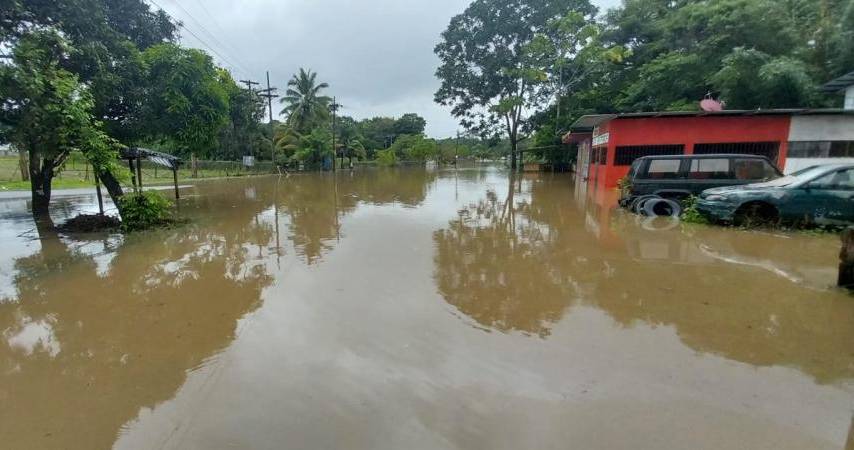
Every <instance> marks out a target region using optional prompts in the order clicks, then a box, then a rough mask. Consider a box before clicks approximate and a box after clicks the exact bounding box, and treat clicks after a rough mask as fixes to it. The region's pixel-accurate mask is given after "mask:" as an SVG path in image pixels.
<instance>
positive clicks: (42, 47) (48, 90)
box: [0, 29, 121, 216]
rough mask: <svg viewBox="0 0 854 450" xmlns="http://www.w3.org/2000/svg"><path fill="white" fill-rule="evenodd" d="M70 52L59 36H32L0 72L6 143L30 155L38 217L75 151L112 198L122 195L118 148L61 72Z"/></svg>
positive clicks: (76, 85) (88, 101)
mask: <svg viewBox="0 0 854 450" xmlns="http://www.w3.org/2000/svg"><path fill="white" fill-rule="evenodd" d="M73 51H74V49H73V48H72V47H71V46H70V45H69V44H68V42H67V41H66V40H65V39H64V38H63V37H62V36H61V35H60V34H59V33H58V32H56V31H54V30H49V29H48V30H38V31H33V32H31V33H28V34H25V35H22V36H21V37H20V39H19V40H18V41H17V43H16V46H15V47H14V49H13V52H12V63H11V64H4V65H2V66H0V92H3V103H2V105H0V122H2V123H3V124H4V125H5V127H4V128H5V129H6V133H5V134H6V138H7V139H8V140H9V141H10V142H12V143H13V144H14V145H15V146H16V147H17V148H18V149H19V150H21V151H24V152H26V153H27V154H28V159H29V167H28V170H29V176H30V183H31V188H32V189H31V191H32V200H33V206H32V208H33V213H34V214H35V215H37V216H44V215H46V213H47V211H48V205H49V204H50V198H51V192H52V188H51V187H52V181H53V178H54V177H55V176H56V175H57V174H58V173H59V172H60V171H61V170H62V168H63V166H64V164H65V161H66V159H67V158H68V156H69V155H70V154H71V152H72V151H74V150H80V151H82V152H83V154H84V155H86V156H87V158H88V159H89V161H90V162H91V163H92V165H93V166H94V167H95V171H96V172H97V173H99V174H100V176H101V178H103V179H105V180H107V181H108V186H107V187H108V189H109V190H110V194H111V195H113V196H114V198H115V197H116V196H120V195H121V188H120V187H118V182H117V181H116V180H115V178H114V174H113V170H112V169H114V161H115V159H116V157H117V152H116V150H117V146H116V144H117V143H116V142H114V141H113V140H112V139H110V138H109V137H108V136H107V135H106V134H105V133H104V132H103V131H102V129H101V124H100V123H99V122H98V121H96V120H94V118H93V117H92V110H93V108H94V100H93V97H92V94H91V92H90V91H89V88H88V87H87V86H86V85H85V84H83V83H81V82H80V80H79V78H78V77H77V75H75V74H73V73H71V72H69V71H68V70H66V69H63V68H62V63H63V62H64V61H66V60H67V59H68V57H69V55H70V54H72V53H73ZM116 189H117V190H116Z"/></svg>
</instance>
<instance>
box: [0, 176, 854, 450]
mask: <svg viewBox="0 0 854 450" xmlns="http://www.w3.org/2000/svg"><path fill="white" fill-rule="evenodd" d="M185 191H186V194H187V195H186V196H183V195H182V197H183V198H182V200H181V202H180V208H179V213H180V214H181V215H182V216H184V217H186V218H187V219H189V223H188V224H187V225H184V226H181V227H177V228H171V229H166V230H155V231H149V232H144V233H135V234H131V235H127V236H123V235H118V234H116V235H90V236H64V235H56V234H51V233H49V232H43V233H42V234H39V232H38V231H37V230H35V227H34V226H33V223H32V218H31V216H30V215H29V214H28V213H27V211H26V202H24V201H20V202H3V203H0V250H2V251H0V255H2V256H0V401H2V405H3V408H0V442H2V444H0V447H3V448H4V449H6V448H8V449H32V448H39V449H53V448H56V449H59V448H64V449H65V448H74V449H76V448H79V449H103V448H118V449H139V448H157V449H217V448H255V449H306V448H309V449H324V448H329V449H332V448H348V449H401V448H405V449H490V450H491V449H525V448H532V449H533V448H536V449H566V448H579V449H603V450H604V449H608V450H614V449H655V450H662V449H665V450H666V449H680V450H681V449H714V450H718V449H731V448H744V449H751V450H755V449H774V450H779V449H798V450H800V449H827V450H842V449H846V442H852V440H854V437H852V435H854V431H852V423H854V422H852V405H854V301H852V298H851V296H850V295H849V294H847V293H845V292H843V291H840V290H838V289H835V288H834V287H833V285H834V284H835V281H836V279H835V277H836V264H837V260H838V259H837V258H838V251H839V246H838V239H837V237H836V236H808V235H805V234H786V233H765V232H754V231H738V230H729V229H722V228H716V227H705V226H687V225H681V224H675V225H674V224H672V223H669V222H666V221H665V222H661V221H655V220H652V221H650V220H641V219H640V218H638V217H636V216H632V215H628V214H624V213H623V212H621V211H618V210H616V209H614V208H612V205H613V199H612V198H611V197H612V193H609V192H587V191H585V190H584V189H583V186H580V187H576V186H575V184H574V182H573V180H572V178H570V177H568V176H563V175H559V174H558V175H551V174H526V175H524V176H515V177H514V176H511V175H509V174H508V173H507V172H505V171H502V170H499V169H495V168H481V169H467V170H459V171H455V170H438V171H425V170H416V169H410V170H363V171H356V172H355V173H352V174H351V173H338V174H337V175H332V174H300V175H295V176H291V177H289V178H282V179H277V178H273V177H270V178H254V179H239V180H227V181H225V180H223V181H216V182H207V183H201V184H199V185H197V186H191V187H187V188H186V189H185ZM182 194H183V192H182ZM93 207H94V208H96V206H94V196H92V195H72V196H60V197H59V198H57V199H56V201H55V204H54V207H53V215H54V218H55V220H62V219H63V218H65V217H70V216H72V215H74V214H77V213H79V212H80V211H89V210H92V208H93Z"/></svg>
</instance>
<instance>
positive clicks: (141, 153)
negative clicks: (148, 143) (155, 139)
mask: <svg viewBox="0 0 854 450" xmlns="http://www.w3.org/2000/svg"><path fill="white" fill-rule="evenodd" d="M119 155H120V157H121V159H147V160H149V161H151V162H153V163H155V164H157V165H160V166H163V167H166V168H169V169H173V170H174V169H177V168H178V167H179V166H180V165H181V163H182V162H183V161H182V160H181V158H179V157H177V156H175V155H170V154H168V153H163V152H158V151H156V150H151V149H147V148H142V147H125V148H122V149H121V151H120V152H119Z"/></svg>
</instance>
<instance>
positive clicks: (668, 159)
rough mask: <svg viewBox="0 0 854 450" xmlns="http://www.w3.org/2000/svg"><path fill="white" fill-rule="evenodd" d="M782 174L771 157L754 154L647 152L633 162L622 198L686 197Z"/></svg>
mask: <svg viewBox="0 0 854 450" xmlns="http://www.w3.org/2000/svg"><path fill="white" fill-rule="evenodd" d="M781 176H783V174H782V173H780V169H778V168H777V167H776V166H774V164H772V163H771V161H769V160H768V158H765V157H764V156H755V155H732V154H721V155H678V156H645V157H642V158H638V159H636V160H635V161H634V163H632V167H631V169H630V170H629V174H628V175H627V177H626V181H627V182H626V183H624V184H623V201H624V202H629V201H631V199H632V198H636V197H639V196H642V195H657V196H659V197H664V198H673V199H684V198H685V197H688V196H691V195H699V194H700V193H701V192H703V191H705V190H706V189H710V188H715V187H722V186H738V185H742V184H749V183H757V182H760V181H768V180H772V179H774V178H779V177H781Z"/></svg>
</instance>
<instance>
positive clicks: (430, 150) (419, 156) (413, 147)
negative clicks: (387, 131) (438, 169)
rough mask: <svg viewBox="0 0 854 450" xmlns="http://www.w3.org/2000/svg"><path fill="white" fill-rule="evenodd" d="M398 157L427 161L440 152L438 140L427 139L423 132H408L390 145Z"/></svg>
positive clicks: (390, 148)
mask: <svg viewBox="0 0 854 450" xmlns="http://www.w3.org/2000/svg"><path fill="white" fill-rule="evenodd" d="M389 150H392V151H393V152H394V154H395V157H396V158H397V159H403V160H407V161H427V160H429V159H433V158H435V157H436V155H437V154H438V147H437V146H436V141H434V140H433V139H427V138H425V137H424V135H423V134H411V135H409V134H407V135H403V136H399V137H398V138H397V140H396V141H394V144H392V145H391V147H389Z"/></svg>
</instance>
